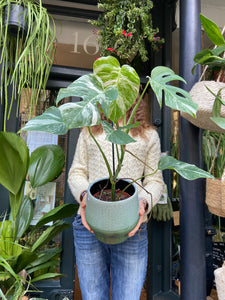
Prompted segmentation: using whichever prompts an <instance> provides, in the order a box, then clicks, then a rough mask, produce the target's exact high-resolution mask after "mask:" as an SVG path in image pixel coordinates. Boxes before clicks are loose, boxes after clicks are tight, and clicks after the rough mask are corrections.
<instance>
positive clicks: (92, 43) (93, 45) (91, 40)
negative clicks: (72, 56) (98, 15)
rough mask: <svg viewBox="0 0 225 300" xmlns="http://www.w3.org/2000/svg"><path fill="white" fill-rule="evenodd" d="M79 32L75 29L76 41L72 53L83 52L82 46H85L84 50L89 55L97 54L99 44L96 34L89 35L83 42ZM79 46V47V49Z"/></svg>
mask: <svg viewBox="0 0 225 300" xmlns="http://www.w3.org/2000/svg"><path fill="white" fill-rule="evenodd" d="M79 34H80V33H79V32H77V31H75V32H74V33H73V38H74V43H73V51H71V52H72V53H76V54H79V53H81V52H80V51H79V50H80V47H82V48H83V51H84V52H85V53H86V54H88V55H96V54H97V53H98V52H99V44H98V42H97V39H96V36H95V35H93V34H92V35H88V36H87V37H86V38H85V39H84V40H83V43H81V39H80V36H79ZM78 46H79V49H78Z"/></svg>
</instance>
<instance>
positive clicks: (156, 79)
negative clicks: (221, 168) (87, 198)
mask: <svg viewBox="0 0 225 300" xmlns="http://www.w3.org/2000/svg"><path fill="white" fill-rule="evenodd" d="M173 80H183V79H182V78H181V77H180V76H177V75H175V74H174V72H173V71H172V70H171V69H169V68H167V67H162V66H161V67H156V68H154V69H153V70H152V72H151V76H149V77H148V82H147V84H146V86H145V89H144V90H143V93H142V95H141V96H140V98H139V100H138V102H137V104H136V105H135V107H134V109H133V111H132V114H131V117H130V119H129V120H128V121H127V122H126V112H127V110H128V109H129V108H130V107H131V106H132V104H133V103H134V102H135V100H136V98H137V96H138V92H139V87H140V78H139V76H138V74H137V73H136V71H135V70H134V68H132V67H131V66H129V65H123V66H122V67H121V66H120V64H119V62H118V60H117V59H116V58H115V57H112V56H108V57H101V58H99V59H98V60H96V61H95V63H94V66H93V73H92V74H88V75H84V76H82V77H80V78H79V79H77V80H75V81H74V82H73V83H72V84H71V85H69V86H68V87H67V88H65V89H61V90H60V91H59V94H58V97H57V103H59V101H60V100H61V99H63V98H65V97H70V96H76V97H80V98H82V99H83V101H80V102H76V103H66V104H63V105H61V106H59V107H55V106H52V107H50V108H49V109H47V110H46V111H45V112H44V113H43V114H42V115H41V116H38V117H36V118H34V119H32V120H30V121H29V122H28V123H27V124H26V126H25V127H24V128H23V129H22V130H28V131H32V130H40V131H46V132H49V133H54V134H58V135H62V134H65V133H66V132H67V131H68V130H70V129H72V128H81V127H84V126H87V127H88V130H89V133H90V135H91V137H92V138H93V139H94V141H95V143H96V144H97V147H98V148H99V150H100V151H101V154H102V156H103V159H104V161H105V164H106V166H107V169H108V174H109V180H110V183H111V188H112V196H111V200H112V201H113V200H117V199H116V198H115V186H116V183H117V181H118V177H119V174H120V170H121V167H122V163H123V159H124V155H125V151H126V144H128V143H131V142H135V140H134V139H133V138H132V137H131V136H129V134H128V133H129V130H130V128H132V127H133V126H138V124H133V117H134V115H135V112H136V109H137V107H138V105H139V103H140V101H141V99H142V97H143V95H144V93H145V90H146V89H147V88H148V86H151V88H152V90H153V91H154V93H155V95H156V97H157V99H158V101H159V104H160V106H162V101H163V93H164V96H165V97H164V100H165V104H166V105H167V106H169V107H171V108H173V109H176V110H183V111H186V112H188V113H190V114H191V115H193V116H194V115H195V112H196V109H197V105H196V104H195V103H193V101H192V99H191V98H190V95H189V93H188V92H186V91H184V90H182V89H180V88H177V87H174V86H172V85H169V84H168V83H169V82H171V81H173ZM98 105H100V106H101V110H102V111H103V113H104V115H105V117H106V119H107V120H108V121H109V122H106V121H101V117H100V111H99V108H98ZM121 118H122V119H123V126H119V123H118V121H119V120H120V119H121ZM100 123H101V124H102V126H103V129H104V131H105V133H106V139H107V140H108V141H109V142H111V143H112V144H115V147H116V153H117V154H116V155H117V160H118V164H117V168H116V169H115V172H114V171H113V170H112V169H111V167H110V164H109V162H108V159H107V157H106V155H105V153H104V152H103V151H102V148H101V145H99V144H98V142H97V140H96V139H95V137H94V136H93V134H92V132H91V130H90V127H91V126H94V125H97V124H100ZM113 125H114V126H113ZM137 159H140V160H141V158H137ZM158 169H160V170H165V169H174V170H175V171H176V172H178V173H179V174H180V175H181V176H183V177H184V178H186V179H188V180H193V179H196V178H199V177H213V176H212V175H210V174H209V173H208V172H205V171H204V170H201V169H199V168H197V167H196V166H194V165H189V164H187V163H184V162H180V161H178V160H176V159H175V158H173V157H171V156H162V157H161V159H160V161H159V165H158ZM149 175H151V174H149ZM138 179H140V178H138ZM138 179H134V182H135V181H137V180H138Z"/></svg>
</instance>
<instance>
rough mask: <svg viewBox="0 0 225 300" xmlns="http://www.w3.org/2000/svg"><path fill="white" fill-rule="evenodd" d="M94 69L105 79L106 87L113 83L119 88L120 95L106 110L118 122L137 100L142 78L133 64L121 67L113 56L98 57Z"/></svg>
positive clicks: (107, 114) (95, 72) (110, 117)
mask: <svg viewBox="0 0 225 300" xmlns="http://www.w3.org/2000/svg"><path fill="white" fill-rule="evenodd" d="M93 71H94V74H96V75H97V76H99V77H100V78H101V80H102V81H103V84H104V88H107V87H108V86H112V85H113V86H114V87H116V88H117V90H118V97H117V99H116V101H114V102H113V103H111V106H110V111H109V112H108V111H105V110H104V112H105V113H106V116H107V117H108V118H109V119H110V120H111V121H113V123H116V122H117V121H118V120H119V119H120V118H121V117H122V116H123V115H125V113H126V111H127V110H128V109H129V108H130V107H131V106H132V104H133V103H134V101H135V100H136V98H137V96H138V92H139V88H140V78H139V76H138V74H137V73H136V71H135V69H134V68H132V67H131V66H129V65H123V66H122V67H120V64H119V62H118V60H117V59H116V58H115V57H113V56H107V57H100V58H99V59H97V60H96V61H95V62H94V66H93Z"/></svg>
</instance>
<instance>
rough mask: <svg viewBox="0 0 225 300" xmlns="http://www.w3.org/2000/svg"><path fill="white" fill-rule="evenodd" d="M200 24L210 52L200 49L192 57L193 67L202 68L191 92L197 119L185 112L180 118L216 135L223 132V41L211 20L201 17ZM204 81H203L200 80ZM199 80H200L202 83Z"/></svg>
mask: <svg viewBox="0 0 225 300" xmlns="http://www.w3.org/2000/svg"><path fill="white" fill-rule="evenodd" d="M200 20H201V24H202V26H203V28H204V31H205V33H206V34H207V36H208V37H209V39H210V41H211V42H212V45H213V48H212V49H209V48H208V49H203V50H202V51H200V52H199V53H197V54H196V55H195V57H194V62H195V65H194V67H193V69H192V72H194V70H195V68H196V66H197V65H198V64H200V65H201V66H203V67H204V68H203V73H202V77H201V79H200V81H199V82H198V83H196V84H195V86H194V87H193V88H192V90H191V91H190V94H191V96H192V99H193V101H194V102H196V103H198V104H199V108H198V111H197V118H196V119H193V118H192V117H191V116H188V115H187V114H186V113H184V114H182V115H183V117H185V118H186V119H188V120H189V121H190V122H192V123H193V124H194V125H196V126H198V127H200V128H203V129H206V130H210V131H217V132H224V130H225V101H224V97H225V83H224V82H220V79H221V78H222V75H223V73H224V70H225V57H224V53H225V39H224V37H223V34H222V33H221V32H220V29H219V27H218V26H217V25H216V24H215V23H214V22H213V21H211V20H210V19H208V18H206V17H205V16H203V15H202V14H200ZM215 72H216V74H217V80H214V75H213V74H214V73H215ZM202 78H206V80H202ZM201 80H202V81H201Z"/></svg>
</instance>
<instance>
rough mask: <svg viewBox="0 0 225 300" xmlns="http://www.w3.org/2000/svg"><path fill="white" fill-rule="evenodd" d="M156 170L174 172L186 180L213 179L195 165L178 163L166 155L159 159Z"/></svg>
mask: <svg viewBox="0 0 225 300" xmlns="http://www.w3.org/2000/svg"><path fill="white" fill-rule="evenodd" d="M158 168H159V170H166V169H172V170H175V171H176V172H177V173H178V174H179V175H181V176H182V177H183V178H185V179H187V180H195V179H197V178H214V176H212V175H211V174H209V173H208V172H206V171H204V170H202V169H200V168H198V167H196V166H195V165H192V164H188V163H185V162H182V161H179V160H177V159H175V158H174V157H172V156H168V155H165V156H162V157H161V158H160V161H159V164H158Z"/></svg>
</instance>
